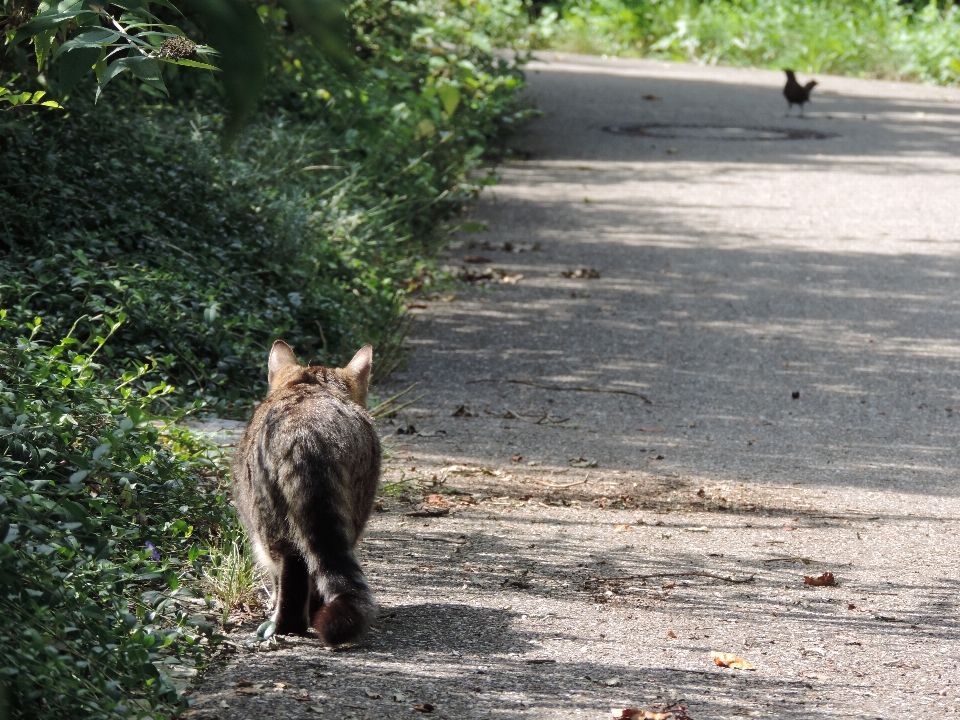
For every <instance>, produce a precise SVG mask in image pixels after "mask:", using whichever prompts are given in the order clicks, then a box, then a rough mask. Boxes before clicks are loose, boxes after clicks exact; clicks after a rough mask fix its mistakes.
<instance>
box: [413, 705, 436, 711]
mask: <svg viewBox="0 0 960 720" xmlns="http://www.w3.org/2000/svg"><path fill="white" fill-rule="evenodd" d="M413 709H414V710H416V711H417V712H422V713H432V712H433V710H434V708H433V705H431V704H430V703H424V704H423V705H414V706H413Z"/></svg>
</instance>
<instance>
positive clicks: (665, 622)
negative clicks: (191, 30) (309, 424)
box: [193, 54, 960, 720]
mask: <svg viewBox="0 0 960 720" xmlns="http://www.w3.org/2000/svg"><path fill="white" fill-rule="evenodd" d="M529 77H530V94H531V95H532V96H533V97H534V98H535V99H536V102H537V103H538V105H539V107H540V108H542V109H543V111H544V116H543V118H542V119H540V120H538V121H537V122H535V123H534V124H533V125H531V126H530V127H529V128H528V129H526V130H525V131H524V132H523V133H522V134H521V135H520V136H519V137H518V138H517V140H516V142H515V145H516V147H517V149H518V153H517V157H518V158H522V159H515V160H510V161H508V162H505V163H504V164H503V165H501V167H500V168H499V173H500V175H501V176H502V178H503V181H502V183H501V184H500V185H498V186H496V187H493V188H491V189H490V190H488V191H486V192H485V193H484V195H483V196H482V198H481V202H480V204H479V206H478V207H477V208H476V210H475V212H474V216H473V218H472V219H473V220H474V221H477V222H482V223H485V224H486V225H487V226H488V227H489V232H477V233H472V234H463V235H462V236H461V237H459V239H458V241H457V243H455V245H454V247H453V248H452V249H451V250H450V252H449V253H448V255H449V257H448V258H447V259H446V262H447V263H448V264H449V265H451V266H452V267H454V268H459V267H462V268H465V269H467V270H466V271H467V272H472V273H473V274H475V275H481V276H483V275H486V276H487V277H492V278H494V279H493V280H489V281H487V282H478V283H475V285H474V286H473V287H472V288H471V287H468V288H467V289H466V290H461V289H457V290H453V291H449V292H439V293H437V294H435V295H429V296H427V298H424V299H422V300H417V302H416V303H415V305H418V306H421V307H415V309H413V310H412V312H414V313H417V314H418V316H419V317H418V321H417V322H416V324H415V325H414V329H413V331H412V333H411V337H410V340H409V342H410V343H411V344H412V345H413V347H414V349H413V351H412V352H411V353H410V357H409V364H408V366H407V368H406V369H404V370H403V371H401V372H400V373H398V374H396V375H394V376H393V377H392V378H391V381H390V387H388V388H385V389H381V391H382V394H383V395H384V396H386V395H387V394H390V393H391V392H395V391H397V390H399V389H402V388H403V387H405V386H406V385H408V384H409V383H412V382H419V383H420V385H419V387H418V388H417V390H416V391H414V392H415V393H417V394H419V393H422V394H423V395H424V397H423V398H422V399H421V400H420V401H419V402H418V403H416V405H415V406H413V407H412V408H409V409H407V410H405V411H403V412H402V413H401V414H400V415H399V416H398V417H396V418H394V419H392V420H390V421H387V422H385V423H384V424H383V426H382V429H383V432H384V435H385V441H386V444H387V446H388V448H389V459H388V460H387V464H386V469H385V474H384V481H385V483H386V484H385V486H384V490H383V496H382V510H383V512H380V513H378V514H377V515H376V516H375V517H374V518H373V519H372V521H371V527H370V530H369V533H368V535H367V538H366V540H365V541H364V543H363V545H362V549H361V556H362V562H363V564H364V566H365V567H366V568H367V570H368V574H369V578H370V582H371V586H372V587H373V589H374V592H375V594H376V595H377V597H378V599H379V601H380V603H381V615H380V618H379V620H378V621H377V624H376V626H375V628H374V630H373V632H372V633H371V635H370V636H369V638H368V639H367V640H366V641H365V642H364V643H363V644H362V645H360V646H359V647H356V648H351V649H348V650H343V651H339V652H331V651H328V650H325V649H323V648H322V647H321V646H320V645H319V643H318V642H317V640H316V639H313V638H279V639H274V640H272V641H270V642H268V643H262V644H260V645H259V646H258V645H257V643H256V642H253V641H251V638H252V636H253V631H254V629H255V628H256V625H257V624H258V622H259V619H258V618H250V619H249V620H248V621H247V622H245V623H244V624H243V625H241V626H240V627H239V628H236V627H235V628H234V630H233V632H232V633H231V634H230V638H231V643H232V645H231V646H229V649H231V650H232V652H229V653H225V655H224V662H223V663H221V664H219V665H218V666H216V667H214V668H213V669H212V670H210V671H209V672H208V673H207V674H206V675H205V677H204V679H203V680H202V681H201V683H200V684H199V685H198V686H196V687H195V688H194V689H193V696H194V698H195V705H194V710H193V715H194V716H195V717H198V718H200V717H202V718H214V717H219V718H224V719H226V718H251V719H252V718H310V717H315V716H316V717H336V718H357V719H358V720H359V719H360V718H414V717H418V716H419V715H420V714H423V715H428V716H435V717H440V718H449V719H453V718H458V719H459V718H473V717H477V718H482V717H493V718H508V717H517V718H523V717H527V718H554V717H556V718H560V717H564V718H571V717H574V718H575V717H583V718H601V717H609V716H610V711H611V709H612V708H613V709H620V708H629V707H634V708H640V709H648V710H651V711H656V712H659V713H668V712H671V711H672V712H673V717H674V718H677V719H680V718H684V717H689V718H695V719H696V720H707V719H715V718H740V717H744V716H749V717H769V718H814V717H816V718H894V717H896V718H899V717H910V718H943V717H950V716H952V714H958V713H960V697H958V694H960V669H958V665H960V622H958V607H957V596H958V589H960V588H958V586H960V568H958V558H960V551H958V544H957V539H956V538H957V535H958V530H960V499H958V488H960V485H958V481H957V470H956V468H957V466H958V462H957V459H958V458H957V442H956V439H957V435H958V429H960V381H958V370H960V365H958V360H960V341H958V324H960V323H958V319H960V284H958V282H957V278H958V274H960V254H958V251H960V226H958V213H957V204H958V197H960V196H958V193H957V187H958V185H957V179H956V178H957V172H958V170H960V158H958V148H960V144H958V142H960V91H957V90H948V89H943V88H931V87H922V86H916V85H907V84H897V83H887V82H872V81H861V80H851V79H845V78H833V77H822V76H820V77H818V78H817V79H818V80H819V81H820V85H818V87H817V88H816V89H815V90H814V93H813V102H812V103H811V104H810V105H808V106H807V109H806V115H807V118H806V119H802V120H801V119H797V118H787V119H785V118H783V113H784V111H785V110H786V107H785V106H786V103H785V102H784V101H783V98H782V97H781V95H780V89H781V87H782V84H783V76H782V74H779V73H771V72H759V71H749V70H738V69H722V68H700V67H694V66H687V65H675V64H665V63H655V62H646V61H619V60H601V59H598V58H586V57H578V56H570V55H553V54H545V55H541V59H540V61H539V62H536V63H534V64H533V65H531V66H530V72H529ZM806 79H807V76H805V75H801V77H800V80H801V82H805V81H806ZM645 96H647V98H653V99H645ZM637 124H641V125H644V126H654V125H656V126H658V127H657V128H656V129H654V130H653V131H652V132H653V134H654V135H659V136H650V135H647V136H644V135H641V136H637V135H622V134H621V135H616V134H611V133H609V132H606V131H604V130H603V128H604V127H606V126H611V125H637ZM671 125H684V126H690V125H698V126H712V127H721V128H723V127H731V126H733V127H739V128H758V127H759V128H789V129H806V130H812V131H816V132H820V133H823V134H824V135H829V136H832V137H829V138H828V139H822V140H817V139H812V140H782V141H780V140H756V139H754V140H718V139H711V138H709V137H707V138H705V137H704V136H709V135H711V133H712V134H713V135H720V136H724V137H727V136H730V135H731V134H732V133H733V131H729V130H719V131H704V130H703V129H702V128H698V129H696V130H694V131H689V128H686V129H683V128H681V129H680V130H671V129H670V128H669V127H665V126H671ZM750 132H751V133H753V136H756V131H755V130H751V131H750ZM664 134H673V135H678V137H663V135H664ZM505 243H509V244H510V246H511V247H512V251H508V250H504V249H503V247H504V244H505ZM518 250H524V252H517V251H518ZM471 260H472V261H475V262H470V261H471ZM488 268H490V269H491V270H490V272H487V269H488ZM591 270H593V271H596V272H590V271H591ZM565 274H566V275H567V276H568V277H565V276H564V275H565ZM597 274H598V275H599V277H590V276H591V275H597ZM519 275H522V276H523V277H522V279H521V278H518V277H517V276H519ZM497 278H502V280H501V281H497V280H496V279H497ZM398 431H401V432H402V433H403V434H397V432H398ZM407 513H415V514H414V515H408V514H407ZM424 515H426V517H424ZM429 515H434V516H433V517H431V516H429ZM824 573H832V574H833V576H834V578H835V582H836V585H835V586H830V587H816V586H811V585H809V584H806V583H805V581H804V576H808V577H810V578H817V577H820V576H821V575H822V574H824ZM711 651H719V652H728V653H733V654H735V655H737V656H739V657H741V658H744V659H746V660H747V661H749V662H750V663H752V664H753V665H754V666H755V667H754V669H753V670H736V669H728V668H722V667H719V666H718V665H716V664H715V663H714V662H713V660H712V659H711V656H710V653H711ZM238 683H240V685H238ZM416 706H420V710H417V709H415V708H416ZM424 711H430V712H424ZM649 716H650V717H655V716H656V715H655V714H651V715H649ZM639 717H643V716H642V715H639ZM662 717H664V718H666V717H670V715H667V714H664V715H662Z"/></svg>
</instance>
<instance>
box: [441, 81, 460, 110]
mask: <svg viewBox="0 0 960 720" xmlns="http://www.w3.org/2000/svg"><path fill="white" fill-rule="evenodd" d="M437 95H438V96H439V97H440V102H442V103H443V109H444V110H446V111H447V115H453V113H454V112H455V111H456V109H457V106H458V105H459V104H460V88H458V87H457V86H456V85H453V84H446V85H442V86H440V87H439V88H437Z"/></svg>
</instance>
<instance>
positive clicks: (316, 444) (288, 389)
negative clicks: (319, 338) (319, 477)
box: [237, 367, 380, 469]
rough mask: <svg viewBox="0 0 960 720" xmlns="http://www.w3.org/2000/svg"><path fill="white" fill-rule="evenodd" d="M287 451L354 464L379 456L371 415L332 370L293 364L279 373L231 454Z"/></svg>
mask: <svg viewBox="0 0 960 720" xmlns="http://www.w3.org/2000/svg"><path fill="white" fill-rule="evenodd" d="M291 453H293V454H295V455H296V456H297V457H299V458H300V459H307V458H309V457H313V458H315V459H317V460H324V461H327V462H335V463H342V462H345V461H347V460H350V463H351V464H354V465H355V464H357V462H358V461H359V462H362V461H364V460H366V461H368V462H369V461H370V460H372V459H373V458H374V457H375V458H377V459H379V457H380V440H379V436H378V435H377V432H376V430H375V429H374V425H373V419H372V418H371V417H370V415H369V414H368V413H367V411H366V410H365V409H364V408H362V407H361V406H360V405H358V404H357V403H355V402H353V401H352V400H351V399H350V395H349V387H348V386H347V385H346V384H345V383H344V381H343V380H342V379H341V378H339V377H338V376H337V374H336V372H335V371H334V370H329V369H327V368H324V367H306V368H297V369H296V370H295V371H294V372H291V373H289V374H288V376H287V377H284V378H281V379H280V381H279V382H277V383H276V384H275V385H274V386H273V388H272V389H271V392H270V394H269V395H268V396H267V399H266V400H264V402H263V403H261V404H260V406H259V407H258V408H257V410H256V412H255V413H254V415H253V418H252V419H251V421H250V424H249V425H248V426H247V430H246V432H245V433H244V437H243V440H242V442H241V445H240V447H239V448H238V452H237V457H238V459H242V460H249V459H251V458H250V456H251V454H253V455H255V456H256V457H257V458H259V459H261V460H270V461H273V462H282V461H283V460H284V459H286V458H289V456H290V454H291ZM344 469H347V468H344Z"/></svg>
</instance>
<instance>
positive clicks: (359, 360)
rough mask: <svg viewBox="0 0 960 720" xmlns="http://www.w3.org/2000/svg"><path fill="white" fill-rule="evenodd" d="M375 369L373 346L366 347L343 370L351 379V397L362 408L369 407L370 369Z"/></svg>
mask: <svg viewBox="0 0 960 720" xmlns="http://www.w3.org/2000/svg"><path fill="white" fill-rule="evenodd" d="M372 367H373V345H364V346H363V347H362V348H360V349H359V350H358V351H357V354H356V355H354V356H353V360H351V361H350V362H349V363H347V366H346V367H345V368H344V369H343V370H344V372H345V373H346V375H347V377H348V378H349V379H350V383H349V384H350V389H351V391H352V392H351V393H350V395H351V396H352V397H353V401H354V402H355V403H357V404H358V405H361V406H362V407H366V406H367V389H368V388H369V387H370V369H371V368H372Z"/></svg>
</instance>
